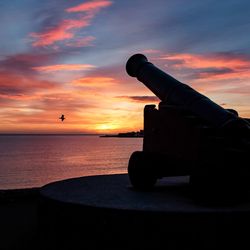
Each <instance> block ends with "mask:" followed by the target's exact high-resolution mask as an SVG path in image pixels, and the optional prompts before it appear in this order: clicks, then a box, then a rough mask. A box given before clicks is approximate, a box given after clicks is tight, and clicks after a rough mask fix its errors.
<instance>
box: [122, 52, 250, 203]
mask: <svg viewBox="0 0 250 250" xmlns="http://www.w3.org/2000/svg"><path fill="white" fill-rule="evenodd" d="M126 69H127V72H128V74H129V75H130V76H133V77H137V79H138V80H139V81H141V82H143V83H144V84H145V85H146V86H147V87H148V88H149V89H150V90H151V91H152V92H153V93H154V94H156V95H157V96H158V97H159V98H160V100H161V102H160V103H159V107H158V109H157V108H156V106H155V105H146V106H145V108H144V139H143V151H138V152H134V153H133V154H132V155H131V157H130V159H129V164H128V174H129V178H130V181H131V184H132V185H133V186H134V187H135V188H137V189H143V190H145V189H150V188H151V187H153V186H154V185H155V183H156V181H157V179H159V178H162V177H167V176H184V175H189V176H190V184H191V185H190V186H191V187H192V190H193V191H194V192H193V193H197V194H199V193H200V192H202V193H206V194H208V195H212V196H213V195H218V194H221V195H223V197H224V198H225V197H226V195H230V197H232V196H233V194H235V196H239V193H241V194H242V193H243V191H246V190H248V189H249V183H250V168H249V167H250V166H249V160H248V157H249V153H250V135H249V131H250V125H249V123H248V121H247V120H246V119H243V118H240V117H238V114H237V112H236V111H234V110H232V109H230V110H226V109H224V108H222V107H220V106H219V105H217V104H216V103H214V102H213V101H211V100H210V99H208V98H207V97H205V96H203V95H201V94H200V93H198V92H196V91H195V90H194V89H192V88H190V87H189V86H187V85H186V84H183V83H181V82H179V81H178V80H176V79H174V78H173V77H171V76H169V75H168V74H166V73H164V72H163V71H161V70H160V69H158V68H156V67H155V66H154V65H153V64H151V63H150V62H148V61H147V58H146V57H145V56H144V55H141V54H136V55H134V56H132V57H131V58H130V59H129V60H128V62H127V65H126Z"/></svg>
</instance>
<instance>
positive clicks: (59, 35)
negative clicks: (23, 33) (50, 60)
mask: <svg viewBox="0 0 250 250" xmlns="http://www.w3.org/2000/svg"><path fill="white" fill-rule="evenodd" d="M90 20H91V17H90V16H86V17H82V18H81V19H79V20H77V19H67V20H63V21H61V23H59V24H58V25H56V26H55V27H49V28H46V30H45V31H42V32H38V33H35V32H33V33H31V34H30V36H31V37H32V38H34V39H35V41H34V42H33V43H32V45H33V46H34V47H40V46H48V45H52V44H54V43H55V42H58V41H62V40H66V39H71V38H73V37H74V36H75V33H74V30H75V29H79V28H83V27H87V26H89V25H90Z"/></svg>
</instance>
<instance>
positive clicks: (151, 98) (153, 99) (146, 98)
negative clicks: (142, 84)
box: [117, 96, 160, 103]
mask: <svg viewBox="0 0 250 250" xmlns="http://www.w3.org/2000/svg"><path fill="white" fill-rule="evenodd" d="M117 98H121V99H127V100H130V101H134V102H142V103H148V102H159V101H160V100H159V98H158V97H156V96H117Z"/></svg>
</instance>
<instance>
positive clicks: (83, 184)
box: [39, 175, 250, 249]
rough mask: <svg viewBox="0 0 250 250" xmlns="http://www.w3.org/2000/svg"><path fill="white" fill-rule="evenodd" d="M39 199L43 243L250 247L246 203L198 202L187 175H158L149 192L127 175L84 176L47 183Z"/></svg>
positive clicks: (249, 207) (86, 246) (85, 246)
mask: <svg viewBox="0 0 250 250" xmlns="http://www.w3.org/2000/svg"><path fill="white" fill-rule="evenodd" d="M40 198H41V202H40V205H39V228H40V237H41V242H42V243H43V245H44V246H43V247H68V248H72V247H74V249H79V248H81V249H101V248H104V249H106V248H116V249H133V248H139V249H143V248H148V249H157V248H161V249H162V248H163V249H164V248H165V249H194V248H199V249H216V248H221V247H226V246H231V247H232V246H233V247H235V248H239V246H244V247H250V243H249V240H248V230H247V229H246V228H248V226H249V224H250V202H244V203H241V204H234V205H232V206H224V207H222V206H221V207H219V206H205V205H202V204H199V203H197V202H196V201H195V200H193V199H192V197H191V195H190V190H189V186H188V177H169V178H165V179H162V180H161V181H160V182H158V183H157V185H156V187H155V188H154V189H153V190H152V191H150V192H138V191H136V190H134V189H133V188H132V187H131V185H130V183H129V180H128V177H127V175H107V176H92V177H82V178H75V179H69V180H64V181H59V182H55V183H51V184H49V185H46V186H44V187H42V188H41V191H40ZM246 244H247V245H246ZM72 249H73V248H72Z"/></svg>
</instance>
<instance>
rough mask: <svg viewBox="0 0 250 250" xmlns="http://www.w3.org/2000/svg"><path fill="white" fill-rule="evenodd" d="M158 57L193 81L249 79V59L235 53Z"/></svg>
mask: <svg viewBox="0 0 250 250" xmlns="http://www.w3.org/2000/svg"><path fill="white" fill-rule="evenodd" d="M159 59H161V60H164V61H166V62H167V64H166V66H167V67H168V68H170V69H171V68H172V69H173V70H178V72H180V73H181V74H184V77H185V75H186V76H188V78H189V79H190V78H191V79H192V80H194V81H202V80H206V81H208V80H210V81H213V80H216V81H218V80H229V79H231V80H232V79H238V80H239V79H250V59H249V58H246V57H244V56H241V55H236V54H230V53H228V54H226V53H224V54H223V53H222V54H208V55H197V54H169V55H164V56H162V57H160V58H159Z"/></svg>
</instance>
